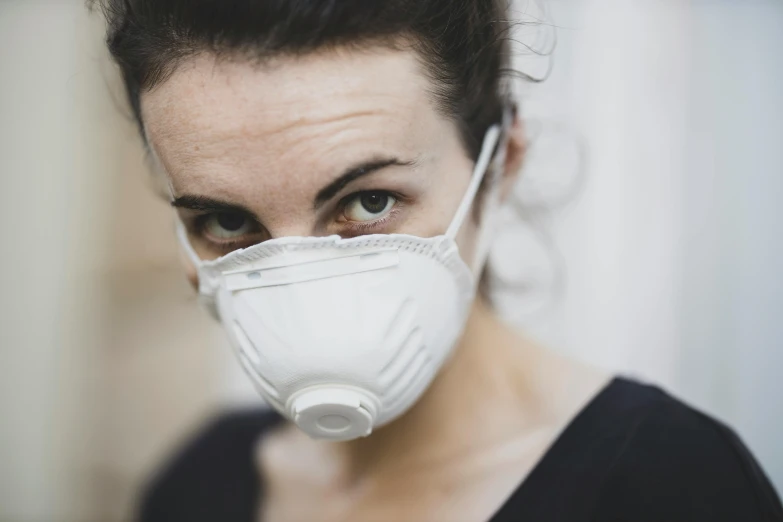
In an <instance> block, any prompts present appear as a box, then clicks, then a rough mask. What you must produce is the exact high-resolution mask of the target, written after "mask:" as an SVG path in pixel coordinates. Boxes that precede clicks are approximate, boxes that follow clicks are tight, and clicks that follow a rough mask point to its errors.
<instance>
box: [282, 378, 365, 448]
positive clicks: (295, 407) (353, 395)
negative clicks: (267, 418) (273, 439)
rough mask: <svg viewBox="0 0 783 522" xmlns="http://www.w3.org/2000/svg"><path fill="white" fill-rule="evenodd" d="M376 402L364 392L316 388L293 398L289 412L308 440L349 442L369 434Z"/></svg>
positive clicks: (327, 387) (323, 387)
mask: <svg viewBox="0 0 783 522" xmlns="http://www.w3.org/2000/svg"><path fill="white" fill-rule="evenodd" d="M376 402H377V399H375V398H374V397H372V396H371V395H370V394H369V393H366V392H364V391H359V390H352V389H346V388H338V387H331V386H317V387H311V388H307V389H306V390H303V391H302V392H300V393H298V394H296V396H294V397H292V400H291V401H290V402H289V406H288V409H289V412H290V414H291V418H292V419H293V420H294V422H295V423H296V425H297V426H299V428H300V429H301V430H302V431H304V432H306V433H307V434H309V435H310V436H311V437H314V438H319V439H336V440H349V439H355V438H358V437H366V436H367V435H369V434H370V432H371V431H372V427H373V423H374V421H375V417H376V412H377V407H376V406H375V403H376Z"/></svg>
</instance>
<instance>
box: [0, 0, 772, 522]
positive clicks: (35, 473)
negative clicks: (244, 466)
mask: <svg viewBox="0 0 783 522" xmlns="http://www.w3.org/2000/svg"><path fill="white" fill-rule="evenodd" d="M528 7H529V6H528V4H527V2H525V1H524V0H520V1H519V2H517V14H518V15H519V16H520V17H525V16H529V17H531V19H532V18H533V17H536V16H538V15H534V14H531V12H530V11H529V10H528ZM548 9H549V14H548V20H550V21H551V22H553V23H554V24H555V25H556V26H557V31H556V38H557V50H556V52H555V54H554V58H553V59H552V60H550V59H546V58H536V57H535V56H534V55H532V54H531V53H523V54H521V55H520V57H519V60H520V63H519V65H520V68H521V69H523V70H524V71H526V72H529V73H531V74H534V75H539V74H546V70H547V68H548V67H549V66H550V65H551V66H552V70H551V75H550V77H549V78H548V79H547V81H546V82H544V83H543V84H540V85H535V86H533V85H524V86H522V87H521V90H520V94H521V96H522V100H523V101H522V110H523V114H524V115H525V117H526V118H527V119H528V121H529V129H530V134H531V137H532V138H533V145H532V147H531V152H530V159H529V162H528V164H527V167H526V170H525V174H524V178H523V181H522V183H521V184H520V187H519V197H520V199H521V200H523V202H525V204H526V207H525V208H527V209H529V210H528V211H527V214H526V216H527V217H528V218H530V219H532V220H533V221H535V222H536V226H535V227H531V226H529V225H522V224H519V223H515V222H513V221H509V224H508V225H507V226H506V227H505V229H504V234H503V235H502V237H501V239H500V240H499V244H498V246H497V249H496V251H495V253H494V260H495V261H496V265H497V269H498V271H499V272H500V273H501V274H502V275H506V276H508V277H509V278H515V279H516V280H517V283H520V282H521V284H517V285H516V286H518V287H520V288H521V291H520V292H518V293H512V292H503V293H502V294H501V295H499V296H498V304H499V306H500V307H501V310H502V311H503V313H504V314H505V315H506V316H507V317H508V319H509V320H510V321H513V322H514V323H515V324H518V325H519V327H520V328H523V329H525V330H527V331H528V332H530V333H532V334H533V335H535V336H536V337H538V338H539V339H541V340H543V341H545V342H546V343H548V344H549V345H550V346H551V347H552V349H554V350H559V351H561V352H563V353H568V354H571V355H573V356H574V357H578V358H581V359H584V360H586V361H590V362H592V363H594V364H597V365H601V366H604V367H606V368H610V369H613V370H615V371H617V372H621V373H624V374H629V375H632V376H636V377H637V378H641V379H644V380H649V381H653V382H656V383H659V384H661V385H663V386H665V387H666V388H667V389H668V390H669V391H671V392H672V393H674V394H676V395H678V396H679V397H681V398H682V399H684V400H686V401H687V402H689V403H691V404H693V405H695V406H696V407H698V408H700V409H703V410H705V411H707V412H709V413H710V414H712V415H714V416H716V417H718V418H720V419H722V420H724V421H726V422H728V423H730V424H731V425H732V426H734V427H735V429H736V430H737V431H738V432H739V434H740V435H741V436H742V438H743V439H744V440H745V442H746V443H747V444H748V445H749V446H750V448H751V450H752V451H753V452H754V454H755V455H756V456H757V458H758V459H759V461H760V462H761V464H762V465H763V467H764V468H765V469H766V471H767V473H768V474H769V475H770V478H771V479H772V481H773V482H774V483H775V485H776V487H777V488H778V491H782V490H783V379H781V378H780V372H781V370H783V275H782V274H781V272H783V232H781V230H780V229H781V226H783V205H781V201H783V59H781V57H780V52H781V50H783V2H780V1H774V0H770V1H766V2H764V1H755V0H734V1H730V0H724V1H718V0H714V1H706V0H705V1H697V0H677V1H675V0H670V1H664V0H661V1H652V0H650V1H641V0H637V1H635V2H622V1H610V0H573V1H568V0H549V2H548ZM551 29H552V28H551V27H550V26H548V25H546V24H545V25H543V26H541V25H539V26H535V25H529V26H523V27H520V29H519V40H520V42H522V43H526V42H527V43H529V42H530V41H535V44H534V45H533V47H535V48H537V49H543V48H547V47H548V46H550V45H552V44H553V43H554V39H553V38H554V35H555V33H553V32H552V31H551ZM102 35H103V26H102V21H101V19H100V17H99V16H98V15H95V14H93V15H90V14H89V13H87V12H86V10H85V8H84V3H83V1H82V0H48V1H47V0H0V79H1V80H2V81H0V222H2V223H3V224H4V226H3V233H2V238H3V242H2V257H0V348H1V350H2V351H1V352H0V521H3V522H6V521H8V522H26V521H33V522H59V521H63V522H69V521H100V522H112V521H122V520H128V519H129V516H130V508H131V506H132V502H133V498H134V495H135V492H136V490H137V488H138V486H139V484H140V483H141V482H142V481H143V480H144V478H145V477H146V476H147V474H149V473H150V471H151V470H152V469H154V466H155V465H156V464H157V463H158V462H159V460H160V459H161V458H162V457H163V456H164V455H165V454H167V453H168V452H169V451H171V449H172V448H173V447H175V446H176V445H177V444H178V443H179V442H180V441H181V440H182V438H183V437H185V436H186V435H187V433H188V432H189V431H190V430H192V429H194V428H195V427H197V426H198V425H199V423H201V422H203V421H204V420H205V419H207V418H208V417H209V415H210V414H211V413H213V412H215V411H216V410H218V409H221V408H229V407H238V406H241V405H247V404H256V403H257V402H258V399H256V397H255V395H254V393H253V392H252V390H251V388H250V386H249V384H248V383H247V382H246V380H245V378H244V377H243V376H242V375H241V373H240V372H239V370H238V367H237V365H236V364H235V363H234V361H233V359H232V357H231V354H230V353H229V350H228V349H227V347H226V346H225V344H224V341H223V339H222V333H221V332H220V331H219V329H218V327H217V326H216V325H214V324H212V323H211V322H210V321H209V320H208V318H207V316H206V314H205V313H203V312H202V311H201V310H200V309H199V308H198V307H197V306H196V302H195V298H194V296H193V294H192V292H191V290H190V289H189V287H188V285H187V283H186V282H185V279H184V277H183V275H182V274H181V273H180V269H179V266H178V257H177V256H178V252H177V249H176V244H175V240H174V236H173V221H172V215H171V213H170V210H169V209H168V208H167V205H166V203H165V201H163V200H162V199H161V198H160V197H158V196H156V190H155V187H154V183H153V180H152V178H151V176H150V175H149V174H148V172H147V170H146V168H145V165H144V159H143V153H142V149H141V147H140V142H139V139H138V137H137V135H136V131H135V128H134V127H133V125H132V123H131V122H130V119H129V118H128V116H127V114H128V111H127V110H126V108H125V106H124V103H123V102H124V99H123V95H122V92H121V90H120V88H119V84H118V80H117V78H116V76H115V74H116V73H115V70H114V68H113V67H112V65H111V63H110V62H109V60H108V57H107V54H106V52H105V51H104V49H103V42H102ZM575 188H576V189H575ZM569 193H570V194H572V197H568V201H569V202H568V204H565V205H561V204H558V201H560V200H561V199H563V198H565V197H566V196H568V194H569ZM573 194H575V195H573ZM539 207H541V208H543V209H544V210H536V209H537V208H539ZM542 230H544V231H546V235H542V234H541V231H542ZM563 275H565V279H562V277H561V276H563Z"/></svg>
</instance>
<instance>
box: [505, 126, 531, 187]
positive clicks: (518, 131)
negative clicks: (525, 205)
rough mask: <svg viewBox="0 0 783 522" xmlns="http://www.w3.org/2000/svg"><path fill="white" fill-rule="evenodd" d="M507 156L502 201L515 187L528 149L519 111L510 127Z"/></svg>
mask: <svg viewBox="0 0 783 522" xmlns="http://www.w3.org/2000/svg"><path fill="white" fill-rule="evenodd" d="M506 147H507V148H506V158H505V164H504V165H503V180H502V181H501V187H500V198H501V201H505V200H506V199H507V198H508V197H509V196H510V195H511V192H512V191H513V189H514V185H516V182H517V180H518V179H519V173H520V171H521V170H522V163H523V162H524V159H525V152H526V151H527V137H526V136H525V128H524V126H523V124H522V118H521V117H520V116H519V112H518V111H514V117H513V120H512V121H511V126H510V127H509V129H508V140H507V142H506Z"/></svg>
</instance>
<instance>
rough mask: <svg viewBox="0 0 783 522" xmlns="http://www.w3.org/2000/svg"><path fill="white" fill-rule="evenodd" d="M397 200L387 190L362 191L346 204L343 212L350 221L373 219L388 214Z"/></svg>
mask: <svg viewBox="0 0 783 522" xmlns="http://www.w3.org/2000/svg"><path fill="white" fill-rule="evenodd" d="M396 202H397V199H396V198H395V197H394V196H392V195H391V194H389V193H387V192H382V191H378V190H375V191H370V192H360V193H359V194H356V196H354V197H353V198H351V199H350V200H349V201H348V202H347V203H346V204H345V210H343V214H344V215H345V217H346V219H348V220H349V221H372V220H374V219H378V218H381V217H383V216H385V215H386V214H388V213H389V211H390V210H391V209H392V207H394V204H395V203H396Z"/></svg>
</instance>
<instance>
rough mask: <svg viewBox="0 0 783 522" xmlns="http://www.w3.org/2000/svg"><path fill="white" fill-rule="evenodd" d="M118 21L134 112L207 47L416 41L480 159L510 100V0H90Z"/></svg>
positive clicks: (265, 51)
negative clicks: (507, 76)
mask: <svg viewBox="0 0 783 522" xmlns="http://www.w3.org/2000/svg"><path fill="white" fill-rule="evenodd" d="M96 3H98V4H100V6H101V7H102V9H103V13H104V15H105V17H106V20H107V22H108V30H107V35H106V42H107V44H108V47H109V50H110V52H111V54H112V56H113V58H114V60H115V61H116V62H117V64H118V65H119V68H120V71H121V74H122V78H123V80H124V83H125V88H126V92H127V96H128V100H129V102H130V106H131V109H132V111H133V115H134V116H135V118H136V121H137V123H138V124H139V127H140V128H142V127H143V122H142V119H141V112H140V101H139V100H140V95H141V93H142V92H143V91H144V90H149V89H153V88H154V87H155V86H156V85H158V84H160V83H161V82H163V81H165V79H166V78H167V77H168V76H169V75H170V74H172V72H173V71H174V70H175V69H176V68H177V66H178V65H179V64H180V63H181V62H182V61H183V60H184V59H186V58H188V57H190V56H193V55H194V54H196V53H200V52H205V51H207V52H212V53H214V54H216V55H218V56H241V57H246V58H248V59H251V60H262V59H264V58H265V57H269V56H272V55H279V54H302V53H307V52H311V51H314V50H318V49H321V48H328V47H337V46H358V45H362V44H365V45H366V44H370V43H379V44H382V45H388V46H392V47H400V46H406V45H410V46H411V48H412V49H414V50H415V51H416V52H417V54H418V57H419V59H420V60H421V61H422V63H423V64H424V66H425V71H426V72H427V74H428V76H429V77H430V80H431V81H432V84H433V89H432V94H433V95H434V99H435V100H436V105H437V107H438V109H439V110H440V111H441V112H443V113H444V114H445V115H446V116H448V117H449V118H451V119H453V120H454V121H455V123H456V124H457V125H458V127H459V129H460V132H461V136H462V139H463V143H464V145H465V147H466V149H467V151H468V152H469V153H470V154H471V157H474V158H475V157H476V156H477V155H478V152H479V148H480V145H481V139H482V137H483V135H484V133H485V132H486V130H487V128H488V127H489V126H490V125H492V124H494V123H497V122H499V121H500V120H501V117H502V112H503V110H504V108H505V107H506V106H508V105H509V104H510V99H509V96H510V91H509V89H508V88H507V86H506V85H505V82H504V80H503V78H504V76H505V73H506V72H508V71H510V67H509V61H510V50H509V47H510V45H509V38H508V32H509V29H510V28H509V24H508V21H507V19H508V4H507V0H459V1H454V0H88V4H89V5H92V4H96Z"/></svg>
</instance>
